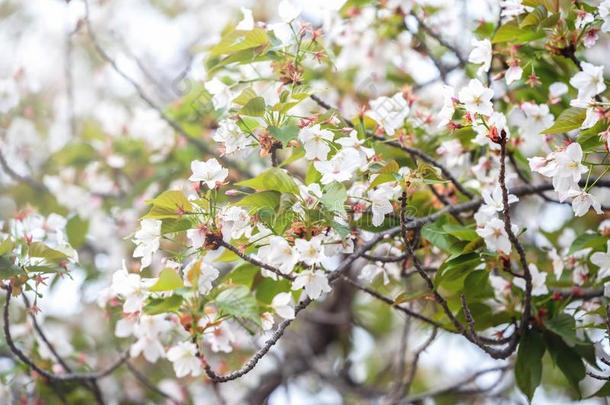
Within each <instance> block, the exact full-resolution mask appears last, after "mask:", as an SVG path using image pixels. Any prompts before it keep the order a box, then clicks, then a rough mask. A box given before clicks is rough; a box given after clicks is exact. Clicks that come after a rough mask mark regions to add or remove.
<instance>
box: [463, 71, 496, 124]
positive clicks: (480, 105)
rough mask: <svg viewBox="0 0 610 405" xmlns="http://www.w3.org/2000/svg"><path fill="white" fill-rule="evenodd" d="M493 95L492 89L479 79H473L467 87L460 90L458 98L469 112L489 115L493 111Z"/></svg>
mask: <svg viewBox="0 0 610 405" xmlns="http://www.w3.org/2000/svg"><path fill="white" fill-rule="evenodd" d="M493 95H494V92H493V90H492V89H490V88H487V87H485V86H483V83H481V82H480V81H479V80H477V79H472V80H471V81H470V82H469V83H468V86H467V87H464V88H462V89H461V90H460V92H459V93H458V98H459V100H460V102H461V103H462V104H464V107H465V108H466V111H468V112H469V113H471V114H481V115H487V116H489V115H491V113H492V112H493V104H492V103H491V98H492V97H493Z"/></svg>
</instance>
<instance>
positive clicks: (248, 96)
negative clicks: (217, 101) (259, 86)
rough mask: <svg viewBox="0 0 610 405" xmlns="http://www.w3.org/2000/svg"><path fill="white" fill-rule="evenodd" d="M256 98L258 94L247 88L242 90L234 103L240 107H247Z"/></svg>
mask: <svg viewBox="0 0 610 405" xmlns="http://www.w3.org/2000/svg"><path fill="white" fill-rule="evenodd" d="M254 97H256V92H255V91H254V90H253V89H252V87H247V88H245V89H243V90H242V92H241V93H240V94H239V96H237V97H235V99H233V102H234V103H236V104H239V105H246V104H247V103H248V101H250V100H252V99H253V98H254Z"/></svg>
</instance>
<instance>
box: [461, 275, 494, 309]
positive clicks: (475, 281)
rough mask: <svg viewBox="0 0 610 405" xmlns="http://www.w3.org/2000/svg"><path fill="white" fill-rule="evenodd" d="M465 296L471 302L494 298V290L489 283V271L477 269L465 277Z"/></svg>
mask: <svg viewBox="0 0 610 405" xmlns="http://www.w3.org/2000/svg"><path fill="white" fill-rule="evenodd" d="M464 296H465V297H466V299H467V300H468V301H469V302H472V301H477V300H484V299H487V298H493V296H494V290H493V288H492V287H491V285H490V284H489V272H487V271H485V270H475V271H473V272H472V273H470V274H468V275H467V276H466V278H465V279H464Z"/></svg>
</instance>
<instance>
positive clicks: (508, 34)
mask: <svg viewBox="0 0 610 405" xmlns="http://www.w3.org/2000/svg"><path fill="white" fill-rule="evenodd" d="M540 38H544V32H541V31H535V30H532V29H530V28H528V27H525V28H520V27H519V26H518V25H517V22H516V21H510V22H508V23H506V24H504V25H502V26H501V27H500V28H498V31H497V32H496V35H494V37H493V39H492V40H491V42H492V43H494V44H499V43H502V42H512V43H515V44H522V43H525V42H529V41H533V40H536V39H540Z"/></svg>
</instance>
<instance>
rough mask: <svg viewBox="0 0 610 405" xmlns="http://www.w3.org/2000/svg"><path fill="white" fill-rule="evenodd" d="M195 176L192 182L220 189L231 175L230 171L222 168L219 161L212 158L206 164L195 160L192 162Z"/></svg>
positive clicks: (192, 176)
mask: <svg viewBox="0 0 610 405" xmlns="http://www.w3.org/2000/svg"><path fill="white" fill-rule="evenodd" d="M191 171H192V172H193V174H192V175H191V177H189V180H190V181H197V182H202V183H205V184H206V185H207V186H208V187H209V188H210V189H214V188H216V187H218V185H219V184H222V182H223V181H225V179H226V178H227V176H228V175H229V171H228V170H227V169H225V168H224V167H222V166H221V165H220V163H218V160H216V159H214V158H212V159H209V160H207V161H205V162H202V161H200V160H194V161H192V162H191Z"/></svg>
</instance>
